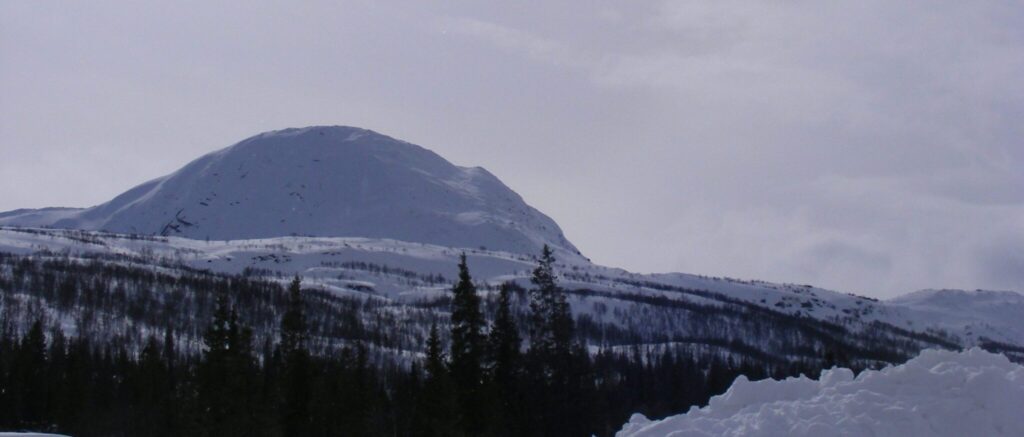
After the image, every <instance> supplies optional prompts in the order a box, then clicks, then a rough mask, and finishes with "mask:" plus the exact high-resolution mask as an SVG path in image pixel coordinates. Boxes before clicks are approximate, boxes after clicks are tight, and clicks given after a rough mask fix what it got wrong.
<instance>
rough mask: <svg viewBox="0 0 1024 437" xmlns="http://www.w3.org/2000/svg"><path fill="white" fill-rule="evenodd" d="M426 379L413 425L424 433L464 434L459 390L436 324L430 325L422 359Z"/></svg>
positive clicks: (426, 436) (428, 436)
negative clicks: (424, 354) (425, 353)
mask: <svg viewBox="0 0 1024 437" xmlns="http://www.w3.org/2000/svg"><path fill="white" fill-rule="evenodd" d="M423 368H424V370H426V373H427V375H426V379H425V380H424V382H423V390H422V391H421V392H420V397H419V399H418V400H417V401H418V402H417V405H416V412H415V413H414V415H415V417H414V418H413V429H414V431H415V433H416V435H417V436H421V437H449V436H453V437H457V436H461V435H463V433H462V429H461V428H462V427H461V426H460V425H459V424H460V423H461V414H460V408H459V402H458V393H457V392H456V390H455V387H454V386H453V383H452V380H451V375H450V374H449V373H448V365H447V363H446V362H445V356H444V347H443V346H442V345H441V337H440V335H439V334H438V332H437V325H431V327H430V337H428V338H427V357H426V361H425V362H424V363H423Z"/></svg>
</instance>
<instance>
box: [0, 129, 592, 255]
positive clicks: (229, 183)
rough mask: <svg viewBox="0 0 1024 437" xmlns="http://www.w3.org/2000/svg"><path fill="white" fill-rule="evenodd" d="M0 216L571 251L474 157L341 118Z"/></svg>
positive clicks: (172, 230) (59, 223)
mask: <svg viewBox="0 0 1024 437" xmlns="http://www.w3.org/2000/svg"><path fill="white" fill-rule="evenodd" d="M0 225H15V226H51V227H57V228H72V229H86V230H106V231H111V232H121V233H138V234H151V235H167V236H181V237H187V238H193V239H215V240H238V239H251V238H266V237H278V236H289V235H309V236H323V237H368V238H390V239H395V240H403V241H411V242H420V243H428V244H437V245H443V246H451V247H473V248H476V247H481V246H483V247H486V248H487V249H491V250H501V251H508V252H515V253H536V252H538V251H539V250H540V247H541V246H542V245H544V244H548V245H551V246H552V247H554V248H556V249H561V251H565V252H570V253H574V254H579V251H578V250H577V249H576V247H575V246H573V245H572V243H570V242H569V241H568V240H567V239H566V238H565V236H564V235H563V234H562V230H561V229H560V228H559V227H558V225H557V224H556V223H555V222H554V220H552V219H551V218H549V217H548V216H546V215H544V214H543V213H541V212H540V211H538V210H536V209H534V208H532V207H530V206H529V205H527V204H526V203H525V202H524V201H523V199H522V198H521V197H520V196H519V195H518V194H516V193H515V192H514V191H512V190H511V189H509V188H508V187H507V186H505V184H503V183H502V182H501V181H500V180H498V178H496V177H495V176H494V175H492V174H491V173H489V172H488V171H487V170H484V169H483V168H480V167H472V168H467V167H459V166H455V165H453V164H451V163H450V162H448V161H446V160H445V159H444V158H442V157H440V156H439V155H437V154H436V153H434V152H431V151H430V150H427V149H425V148H422V147H420V146H417V145H414V144H410V143H407V142H404V141H400V140H396V139H394V138H391V137H388V136H385V135H381V134H379V133H376V132H373V131H370V130H365V129H359V128H354V127H343V126H314V127H306V128H301V129H284V130H279V131H272V132H266V133H262V134H259V135H256V136H254V137H251V138H248V139H246V140H243V141H242V142H239V143H238V144H235V145H233V146H230V147H228V148H225V149H222V150H219V151H216V152H213V153H210V154H208V155H205V156H203V157H200V158H199V159H196V160H195V161H192V162H191V163H189V164H188V165H186V166H185V167H183V168H181V169H180V170H178V171H176V172H174V173H172V174H170V175H167V176H164V177H161V178H157V179H154V180H151V181H149V182H146V183H143V184H141V185H139V186H137V187H135V188H132V189H131V190H128V191H127V192H125V193H124V194H121V195H119V196H117V197H116V198H114V199H113V200H111V201H109V202H107V203H104V204H101V205H97V206H95V207H92V208H86V209H66V208H47V209H40V210H17V211H11V212H7V213H2V214H0Z"/></svg>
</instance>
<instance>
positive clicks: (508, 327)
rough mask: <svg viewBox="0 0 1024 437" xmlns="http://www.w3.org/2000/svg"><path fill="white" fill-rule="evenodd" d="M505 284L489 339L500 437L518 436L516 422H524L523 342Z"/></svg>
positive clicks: (492, 383) (509, 293) (491, 371)
mask: <svg viewBox="0 0 1024 437" xmlns="http://www.w3.org/2000/svg"><path fill="white" fill-rule="evenodd" d="M513 287H514V284H511V283H505V284H502V286H501V291H500V292H499V295H498V310H497V313H496V314H495V316H494V323H493V324H492V325H491V332H490V335H489V337H488V355H489V356H488V362H489V364H490V366H489V367H490V368H489V370H490V381H491V386H492V390H493V391H494V393H495V397H496V398H497V405H496V407H497V408H496V409H495V413H496V415H497V416H498V422H499V423H498V424H497V426H496V429H498V430H500V431H499V432H498V433H497V434H500V435H517V434H519V433H518V432H517V430H518V429H519V427H517V426H516V423H515V422H516V420H517V419H521V417H520V408H519V404H520V402H521V398H520V396H519V386H520V373H521V364H522V363H521V361H522V359H521V353H520V350H519V348H520V346H521V344H522V340H521V339H520V337H519V328H518V327H517V326H516V322H515V317H514V315H513V314H512V288H513Z"/></svg>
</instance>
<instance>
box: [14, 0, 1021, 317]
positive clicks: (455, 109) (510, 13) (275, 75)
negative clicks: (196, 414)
mask: <svg viewBox="0 0 1024 437" xmlns="http://www.w3.org/2000/svg"><path fill="white" fill-rule="evenodd" d="M143 3H145V4H143ZM150 3H155V2H129V3H117V2H102V1H101V2H67V3H61V2H48V1H36V0H33V1H3V2H0V210H9V209H15V208H22V207H43V206H91V205H94V204H97V203H101V202H104V201H106V200H109V199H110V198H112V197H113V196H114V195H116V194H118V193H120V192H122V191H124V190H126V189H127V188H130V187H131V186H134V185H136V184H138V183H140V182H143V181H145V180H148V179H152V178H154V177H157V176H160V175H163V174H166V173H169V172H172V171H174V170H176V169H177V168H178V167H180V166H182V165H183V164H185V163H186V162H188V161H190V160H192V159H194V158H196V157H198V156H199V155H201V154H203V153H206V152H209V151H211V150H214V149H218V148H222V147H225V146H228V145H230V144H233V143H235V142H237V141H239V140H241V139H243V138H245V137H248V136H250V135H253V134H255V133H258V132H261V131H266V130H273V129H280V128H284V127H293V126H305V125H313V124H341V125H352V126H359V127H365V128H369V129H373V130H376V131H378V132H381V133H384V134H387V135H391V136H394V137H397V138H400V139H404V140H407V141H410V142H413V143H416V144H420V145H423V146H425V147H427V148H430V149H432V150H434V151H436V152H438V153H439V154H441V155H442V156H444V157H446V158H448V159H449V160H450V161H452V162H454V163H456V164H459V165H467V166H475V165H480V166H483V167H486V168H487V169H489V170H490V171H491V172H493V173H494V174H496V175H497V176H498V177H500V178H501V179H502V180H504V181H505V183H507V184H508V185H509V186H510V187H512V189H514V190H516V191H517V192H519V193H520V194H522V195H523V197H524V198H525V199H526V200H527V201H528V202H529V203H531V204H532V205H533V206H535V207H537V208H538V209H540V210H542V211H544V212H545V213H547V214H548V215H550V216H552V217H553V218H554V219H555V220H556V221H557V222H558V223H559V224H560V225H561V226H562V228H563V230H564V231H565V233H566V235H567V236H568V237H569V239H570V240H572V241H573V242H574V243H575V244H576V245H577V246H578V247H579V248H580V249H581V250H582V251H583V252H584V254H585V255H588V256H589V257H591V258H592V259H593V260H594V261H595V262H598V263H601V264H606V265H611V266H619V267H624V268H627V269H630V270H633V271H638V272H664V271H683V272H691V273H702V274H709V275H724V276H731V277H738V278H747V279H749V278H758V279H765V280H771V281H779V282H795V283H811V284H815V285H819V286H823V287H827V288H833V289H837V290H841V291H849V292H855V293H860V294H865V295H869V296H878V297H888V296H893V295H896V294H901V293H904V292H908V291H912V290H916V289H920V288H934V287H956V288H968V289H974V288H997V289H1017V290H1022V289H1024V5H1022V4H1021V3H1020V2H1017V1H1006V2H998V1H993V2H982V1H977V2H973V1H972V2H965V1H960V0H956V1H918V2H913V1H910V2H893V1H850V2H844V3H845V4H844V5H840V2H819V1H806V2H799V1H798V2H779V3H767V2H766V3H761V2H752V1H744V2H726V1H708V2H689V1H686V2H684V1H666V2H637V1H618V2H607V1H575V2H559V1H540V2H445V3H434V4H431V5H429V6H428V3H429V2H424V1H410V2H407V3H387V4H383V3H385V2H377V1H356V2H347V3H346V2H324V3H322V4H317V3H315V2H301V3H302V4H303V5H304V6H302V7H299V6H297V5H298V3H294V2H254V1H247V2H226V3H219V2H210V1H196V2H188V1H179V2H166V5H164V6H160V5H153V4H150ZM335 3H344V4H335ZM243 4H244V7H243V6H241V5H243ZM484 4H486V6H484ZM172 5H173V6H172ZM495 5H497V6H495Z"/></svg>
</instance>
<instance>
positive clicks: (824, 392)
mask: <svg viewBox="0 0 1024 437" xmlns="http://www.w3.org/2000/svg"><path fill="white" fill-rule="evenodd" d="M739 435H743V436H777V435H792V436H822V435H843V436H860V435H873V436H911V435H929V436H968V435H984V436H1000V435H1016V436H1019V435H1024V367H1022V366H1020V365H1017V364H1013V363H1011V362H1010V361H1009V360H1008V359H1007V358H1006V357H1005V356H1002V355H998V354H992V353H989V352H985V351H984V350H981V349H979V348H973V349H970V350H968V351H965V352H951V351H941V350H926V351H924V352H922V353H921V355H920V356H918V357H917V358H914V359H912V360H910V361H908V362H907V363H906V364H903V365H899V366H891V367H887V368H885V369H882V370H879V371H865V372H863V373H861V374H860V375H858V376H857V377H856V378H854V376H853V372H852V371H850V370H849V369H843V368H836V369H832V370H828V371H825V372H823V373H822V376H821V379H820V380H818V381H815V380H811V379H808V378H805V377H800V378H789V379H786V380H784V381H774V380H764V381H758V382H751V381H749V380H747V379H746V378H745V377H743V376H740V377H739V378H738V379H737V380H736V382H735V383H733V385H732V387H730V388H729V390H728V391H727V392H726V393H725V394H723V395H721V396H716V397H714V398H712V399H711V402H710V404H709V405H708V406H707V407H705V408H700V409H698V408H696V407H694V408H692V409H690V411H689V412H688V413H686V414H681V415H678V416H672V417H668V418H665V419H663V420H658V421H651V420H648V419H647V418H646V417H644V416H643V415H641V414H634V415H633V417H631V418H630V420H629V423H627V424H626V425H625V426H624V427H623V428H622V430H621V431H620V432H619V433H618V436H620V437H627V436H628V437H640V436H678V437H682V436H739Z"/></svg>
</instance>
